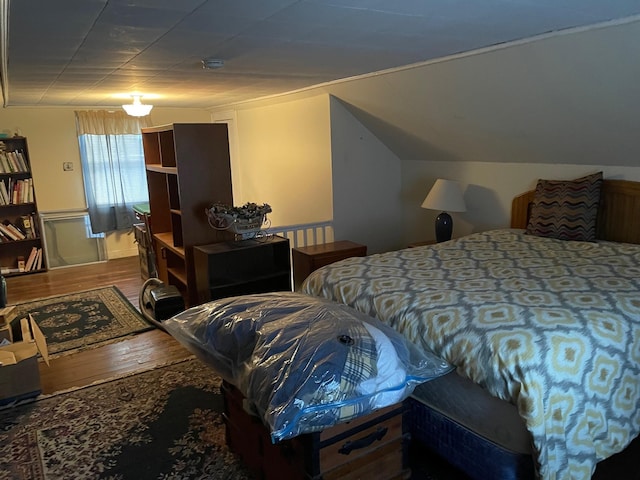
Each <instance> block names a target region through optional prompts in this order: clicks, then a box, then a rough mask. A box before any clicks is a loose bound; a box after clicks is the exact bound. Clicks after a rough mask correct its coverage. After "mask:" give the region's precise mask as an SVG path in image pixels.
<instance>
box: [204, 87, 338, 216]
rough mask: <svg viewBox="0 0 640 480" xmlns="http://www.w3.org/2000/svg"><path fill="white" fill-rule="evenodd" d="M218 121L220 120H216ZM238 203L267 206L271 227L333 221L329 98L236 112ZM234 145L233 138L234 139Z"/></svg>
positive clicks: (236, 196)
mask: <svg viewBox="0 0 640 480" xmlns="http://www.w3.org/2000/svg"><path fill="white" fill-rule="evenodd" d="M214 118H216V117H215V116H214ZM235 122H236V125H235V127H231V128H232V129H233V128H235V130H236V131H237V136H236V137H237V139H238V141H237V145H236V147H237V148H233V147H232V151H235V152H236V157H235V158H233V159H232V166H231V167H232V171H233V181H234V185H233V189H234V202H235V203H236V204H242V203H245V202H256V203H268V204H269V205H271V207H272V208H273V213H271V214H270V215H269V219H270V220H271V223H272V225H274V226H285V225H297V224H302V223H314V222H324V221H327V220H331V219H332V216H333V200H332V188H331V150H330V148H331V141H330V121H329V100H328V98H327V96H326V95H320V96H316V97H311V98H307V99H304V100H299V101H292V102H281V103H278V104H275V105H272V106H264V107H258V108H250V109H243V108H241V107H240V108H238V109H237V110H236V111H235ZM231 138H232V139H233V138H234V136H233V135H231Z"/></svg>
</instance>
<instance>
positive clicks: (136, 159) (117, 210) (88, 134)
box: [75, 110, 149, 233]
mask: <svg viewBox="0 0 640 480" xmlns="http://www.w3.org/2000/svg"><path fill="white" fill-rule="evenodd" d="M75 114H76V129H77V132H78V142H79V145H80V159H81V162H82V176H83V178H84V191H85V197H86V200H87V207H88V210H89V219H90V220H91V230H92V231H93V233H100V232H110V231H114V230H124V229H129V228H131V226H132V225H133V224H134V223H135V215H134V213H133V206H134V205H136V204H139V203H146V202H148V201H149V196H148V191H147V177H146V172H145V167H144V153H143V150H142V135H141V133H140V129H141V128H143V127H146V126H148V119H147V117H130V116H129V115H127V114H126V113H125V112H120V111H117V112H109V111H106V110H90V111H77V112H75Z"/></svg>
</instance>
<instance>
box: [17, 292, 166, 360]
mask: <svg viewBox="0 0 640 480" xmlns="http://www.w3.org/2000/svg"><path fill="white" fill-rule="evenodd" d="M14 312H15V313H16V316H15V318H14V320H13V321H12V329H13V330H14V333H15V332H16V329H17V330H18V331H19V328H20V326H19V321H20V319H21V318H24V317H26V316H27V315H28V314H32V315H33V318H34V319H35V321H36V323H37V324H38V326H39V327H40V329H41V330H42V333H43V334H44V336H45V338H46V339H47V348H48V350H49V355H50V357H52V358H55V357H56V356H61V355H64V354H70V353H73V352H77V351H79V350H85V349H87V348H94V347H98V346H101V345H105V344H107V343H113V342H115V341H119V340H122V339H123V337H126V336H128V335H133V334H136V333H140V332H144V331H147V330H151V329H153V328H155V327H154V326H153V325H152V324H151V323H149V322H148V321H147V320H146V319H145V318H144V317H143V316H142V315H141V314H140V312H139V311H138V310H137V309H136V308H135V307H134V306H133V305H131V303H130V302H129V300H127V298H126V297H125V296H124V295H123V294H122V292H121V291H120V290H118V288H117V287H115V286H109V287H102V288H95V289H92V290H85V291H81V292H76V293H71V294H67V295H59V296H54V297H47V298H41V299H38V300H33V301H30V302H25V303H19V304H17V305H15V309H14Z"/></svg>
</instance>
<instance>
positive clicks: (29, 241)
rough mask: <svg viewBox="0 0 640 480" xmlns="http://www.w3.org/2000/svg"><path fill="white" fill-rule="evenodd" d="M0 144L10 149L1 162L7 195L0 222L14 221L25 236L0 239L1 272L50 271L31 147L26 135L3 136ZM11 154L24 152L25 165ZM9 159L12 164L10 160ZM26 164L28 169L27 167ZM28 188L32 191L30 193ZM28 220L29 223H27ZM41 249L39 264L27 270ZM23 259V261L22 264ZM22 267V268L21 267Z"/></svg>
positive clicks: (0, 210)
mask: <svg viewBox="0 0 640 480" xmlns="http://www.w3.org/2000/svg"><path fill="white" fill-rule="evenodd" d="M0 147H2V149H3V150H4V151H5V152H7V153H3V154H2V156H3V157H4V158H3V159H2V160H1V163H0V165H2V167H0V181H1V182H3V183H4V186H5V192H6V194H7V195H8V199H6V198H5V200H4V201H3V202H0V203H3V204H0V223H4V224H7V223H8V224H11V225H12V226H15V227H17V228H19V229H20V231H21V233H22V234H24V237H25V238H20V237H18V238H17V239H16V238H11V237H9V236H7V235H5V234H1V235H2V242H0V266H1V271H2V275H4V276H5V277H9V276H12V275H23V274H26V273H35V272H43V271H46V270H47V265H46V261H45V256H44V249H43V248H42V247H43V241H42V237H41V232H40V220H39V217H38V205H37V203H36V199H35V190H34V189H33V179H32V177H31V163H30V160H29V149H28V147H27V139H26V138H25V137H8V138H0ZM8 155H13V156H14V158H15V156H16V155H21V157H22V160H23V163H24V165H23V166H21V165H20V164H18V167H17V168H16V166H15V164H10V159H9V157H8ZM8 162H9V163H8ZM25 167H26V168H25ZM21 186H24V187H25V188H22V192H21V193H15V196H14V187H15V188H17V189H20V187H21ZM29 190H30V191H31V193H29ZM25 223H26V226H25ZM38 250H39V252H40V256H41V260H40V267H39V268H38V266H37V263H36V264H35V265H34V267H33V268H31V269H30V270H25V268H24V267H26V264H27V262H28V260H29V257H30V256H31V254H32V252H34V254H35V252H36V251H38ZM19 260H20V263H19ZM21 267H22V268H21Z"/></svg>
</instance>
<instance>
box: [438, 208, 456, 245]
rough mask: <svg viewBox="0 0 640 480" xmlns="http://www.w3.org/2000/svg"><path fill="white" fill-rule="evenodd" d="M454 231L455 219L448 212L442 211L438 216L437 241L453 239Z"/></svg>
mask: <svg viewBox="0 0 640 480" xmlns="http://www.w3.org/2000/svg"><path fill="white" fill-rule="evenodd" d="M452 233H453V219H452V218H451V215H449V214H448V213H447V212H442V213H441V214H440V215H438V216H437V217H436V241H437V242H438V243H440V242H446V241H448V240H451V234H452Z"/></svg>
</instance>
